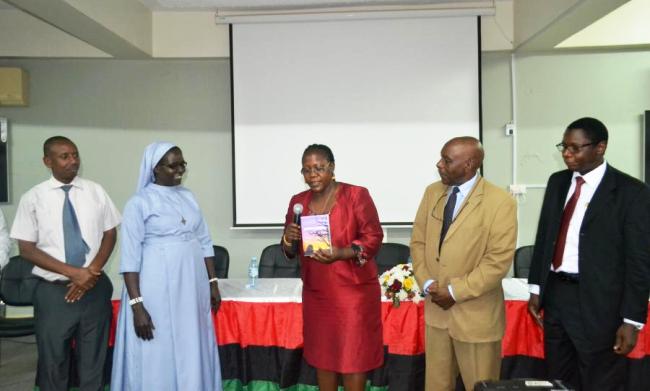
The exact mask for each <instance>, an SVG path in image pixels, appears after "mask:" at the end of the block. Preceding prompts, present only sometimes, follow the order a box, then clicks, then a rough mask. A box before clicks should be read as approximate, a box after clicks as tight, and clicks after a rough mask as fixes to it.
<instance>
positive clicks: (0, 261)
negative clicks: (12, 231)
mask: <svg viewBox="0 0 650 391" xmlns="http://www.w3.org/2000/svg"><path fill="white" fill-rule="evenodd" d="M9 250H11V240H10V239H9V230H7V223H6V222H5V216H4V214H3V213H2V211H0V270H2V268H4V267H5V266H6V265H7V263H9Z"/></svg>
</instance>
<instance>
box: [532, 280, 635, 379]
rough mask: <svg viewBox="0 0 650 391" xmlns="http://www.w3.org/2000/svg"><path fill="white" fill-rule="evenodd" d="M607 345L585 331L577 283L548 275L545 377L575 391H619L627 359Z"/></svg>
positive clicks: (545, 321)
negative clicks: (595, 339) (596, 341)
mask: <svg viewBox="0 0 650 391" xmlns="http://www.w3.org/2000/svg"><path fill="white" fill-rule="evenodd" d="M615 339H616V336H615V335H612V341H611V344H609V345H608V344H602V343H601V344H597V343H595V342H594V341H592V340H590V338H589V336H588V334H587V333H586V332H585V325H584V322H583V320H582V313H581V306H580V292H579V282H570V281H564V280H561V279H559V278H557V277H556V276H555V273H553V272H551V273H550V276H549V280H548V282H547V286H546V289H545V296H544V350H545V351H546V363H547V366H548V375H549V378H551V379H559V380H562V381H563V382H565V383H568V384H570V385H571V386H572V387H573V388H575V389H576V390H584V391H596V390H597V391H608V390H612V391H614V390H623V389H624V387H625V375H626V371H627V360H626V358H625V356H620V355H618V354H615V353H614V351H613V347H614V343H615Z"/></svg>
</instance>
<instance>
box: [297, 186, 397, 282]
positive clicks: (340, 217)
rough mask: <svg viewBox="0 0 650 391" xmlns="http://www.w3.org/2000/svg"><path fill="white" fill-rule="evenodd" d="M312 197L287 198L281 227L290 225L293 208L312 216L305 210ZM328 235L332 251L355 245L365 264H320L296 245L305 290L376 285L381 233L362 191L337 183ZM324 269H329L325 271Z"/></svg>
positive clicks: (306, 194) (307, 193)
mask: <svg viewBox="0 0 650 391" xmlns="http://www.w3.org/2000/svg"><path fill="white" fill-rule="evenodd" d="M312 196H313V193H312V191H311V190H307V191H304V192H302V193H299V194H296V195H294V196H293V197H291V201H290V202H289V208H288V210H287V215H286V219H285V227H286V225H287V224H290V223H291V222H293V206H294V205H295V204H297V203H300V204H302V205H303V208H304V209H303V210H304V212H303V216H307V215H311V214H313V213H312V212H311V211H310V210H309V203H310V202H311V199H312ZM330 231H331V235H332V245H333V246H334V247H339V248H342V247H349V246H350V245H351V244H352V241H355V240H356V241H359V242H360V243H361V246H362V247H363V249H364V251H365V252H366V254H367V259H368V262H367V263H366V264H365V265H363V266H358V265H357V264H356V263H355V261H354V260H352V259H348V260H342V261H336V262H334V263H331V264H329V265H326V264H322V263H320V262H317V261H315V260H313V259H312V258H310V257H305V256H303V251H302V243H301V244H300V250H299V252H300V260H301V273H302V279H303V283H304V286H305V288H306V289H315V290H320V289H331V288H332V286H336V285H350V284H376V283H377V265H376V264H375V260H374V258H375V255H376V254H377V251H379V247H380V246H381V241H382V239H383V237H384V232H383V231H382V229H381V225H380V223H379V216H378V215H377V208H375V204H374V202H373V201H372V198H370V194H369V193H368V190H367V189H366V188H364V187H360V186H354V185H350V184H347V183H342V182H339V188H338V190H337V193H336V202H335V203H334V206H333V207H332V209H331V210H330ZM325 268H329V269H327V270H325Z"/></svg>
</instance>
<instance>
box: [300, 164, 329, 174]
mask: <svg viewBox="0 0 650 391" xmlns="http://www.w3.org/2000/svg"><path fill="white" fill-rule="evenodd" d="M329 166H330V165H329V164H328V165H326V166H314V167H312V168H303V169H302V170H300V173H301V174H302V175H303V176H304V175H310V174H318V175H320V174H323V173H325V171H327V170H328V169H329Z"/></svg>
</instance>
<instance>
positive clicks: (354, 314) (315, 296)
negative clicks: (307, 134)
mask: <svg viewBox="0 0 650 391" xmlns="http://www.w3.org/2000/svg"><path fill="white" fill-rule="evenodd" d="M301 173H302V175H303V177H304V179H305V183H307V185H308V186H309V190H307V191H304V192H302V193H299V194H296V195H294V196H293V197H292V198H291V202H289V210H288V212H287V216H286V222H285V228H284V234H283V236H282V247H283V249H284V251H285V253H286V254H287V256H289V257H291V258H293V257H295V256H296V255H300V262H301V269H302V280H303V291H302V303H303V322H304V325H303V335H304V343H305V345H304V353H303V354H304V358H305V360H306V361H307V362H308V363H309V364H310V365H312V366H313V367H315V368H316V373H317V378H318V386H319V387H320V389H321V390H324V391H334V390H336V389H337V387H338V380H339V379H338V376H339V374H340V375H342V377H343V386H344V388H345V390H346V391H356V390H364V389H365V383H366V372H367V371H370V370H372V369H375V368H377V367H380V366H381V365H382V364H383V358H384V352H383V341H382V326H381V302H380V300H381V299H380V297H381V292H380V288H379V280H378V278H377V265H376V264H375V261H374V256H375V254H376V253H377V251H378V250H379V246H380V245H381V241H382V238H383V236H384V234H383V231H382V229H381V225H380V224H379V217H378V215H377V209H376V208H375V204H374V203H373V202H372V198H370V194H368V190H367V189H365V188H363V187H359V186H354V185H350V184H347V183H342V182H336V181H335V179H334V155H333V154H332V151H331V150H330V148H329V147H327V146H325V145H321V144H313V145H310V146H309V147H307V149H305V152H304V153H303V155H302V170H301ZM297 203H300V204H302V205H303V213H302V215H303V216H308V215H324V214H329V220H330V231H331V252H330V251H323V250H322V249H321V250H318V251H316V252H315V253H314V254H313V255H312V256H309V257H307V256H305V255H304V253H303V251H302V246H299V250H298V253H299V254H293V253H292V251H293V250H292V246H291V244H292V242H293V241H300V240H301V234H300V227H299V226H298V225H297V224H294V223H293V207H294V205H295V204H297Z"/></svg>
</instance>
